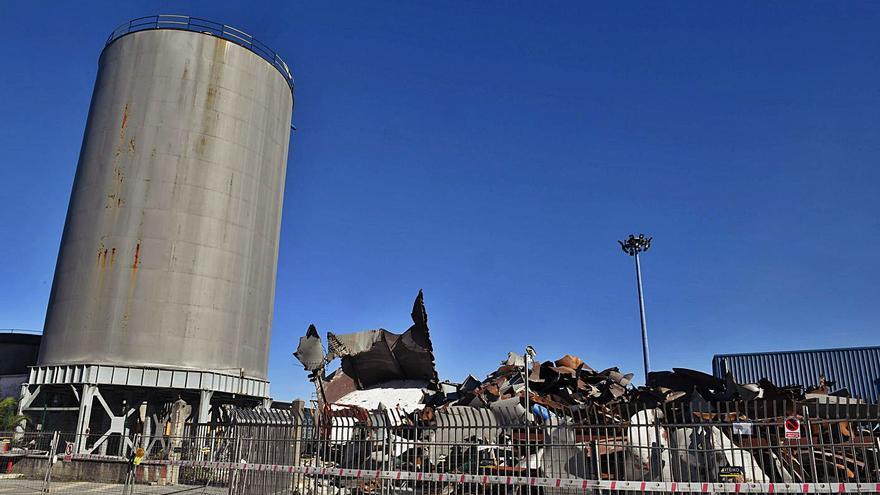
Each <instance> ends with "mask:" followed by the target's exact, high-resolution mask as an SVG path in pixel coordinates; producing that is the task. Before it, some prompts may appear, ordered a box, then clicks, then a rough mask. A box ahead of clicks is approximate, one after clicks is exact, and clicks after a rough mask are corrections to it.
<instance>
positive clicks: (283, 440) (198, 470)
mask: <svg viewBox="0 0 880 495" xmlns="http://www.w3.org/2000/svg"><path fill="white" fill-rule="evenodd" d="M501 402H504V404H500V405H496V406H493V407H492V408H485V409H478V408H471V407H447V408H438V409H436V410H433V409H430V408H426V409H424V410H421V411H413V412H409V413H407V412H404V411H401V410H397V409H390V410H381V411H366V410H363V409H359V408H354V407H339V406H333V407H327V408H325V409H323V410H320V411H312V410H306V411H304V412H303V413H302V414H293V413H290V412H289V411H285V412H269V411H260V410H256V411H248V412H241V413H239V414H237V415H235V416H234V417H233V419H232V420H230V421H228V422H226V423H214V424H201V425H189V426H188V427H187V428H186V431H184V432H182V433H181V434H180V435H178V436H170V435H165V434H164V432H165V431H166V430H164V429H163V428H164V427H163V426H162V425H152V426H153V428H154V430H155V431H158V432H159V434H156V435H152V436H151V435H150V434H149V432H148V431H147V430H148V429H146V430H145V429H139V428H138V427H135V428H134V429H133V431H141V433H134V434H131V435H130V436H126V437H123V436H121V435H116V436H110V437H104V436H98V435H89V436H80V437H77V436H74V435H65V434H49V433H39V432H38V433H24V434H15V433H10V434H7V435H4V434H0V438H4V437H8V438H11V439H12V440H11V442H12V445H13V446H15V448H14V449H11V450H10V451H11V452H19V453H21V452H22V451H24V452H25V454H24V455H26V456H29V457H33V458H34V459H38V460H40V459H42V460H47V462H46V463H44V464H40V465H38V466H37V468H35V470H32V471H34V472H32V473H31V475H30V477H31V478H32V479H33V480H34V483H36V482H37V481H39V480H40V479H49V480H51V484H52V485H53V486H64V485H63V484H64V483H67V482H69V481H71V477H70V473H71V472H74V471H75V472H78V473H85V472H88V471H89V466H94V465H101V466H103V468H102V472H103V473H104V478H103V479H101V480H96V481H95V482H96V483H98V482H101V483H111V482H116V483H119V485H117V486H122V487H124V488H126V489H128V490H129V491H128V492H113V493H132V494H133V493H145V494H146V493H155V494H164V493H177V492H171V491H168V490H171V489H172V487H176V488H174V489H175V490H184V489H186V490H190V489H192V490H194V493H223V494H227V495H250V494H254V495H256V494H268V493H271V494H291V495H293V494H297V495H367V494H393V495H398V494H399V495H403V494H413V495H417V494H418V495H429V494H430V495H434V494H436V495H458V494H462V495H463V494H479V495H483V494H487V495H489V494H491V495H514V494H516V495H525V494H540V495H575V494H582V493H586V492H590V493H603V492H607V493H611V492H615V493H616V492H628V491H629V492H664V493H672V492H698V493H860V492H861V493H877V492H880V415H878V410H877V406H866V405H840V404H836V405H829V404H817V403H810V402H803V403H792V402H783V401H778V402H771V401H766V402H765V401H755V402H749V403H718V404H708V403H689V404H675V405H671V404H666V405H664V406H662V407H646V406H636V405H633V404H627V405H622V406H614V407H606V406H588V407H583V408H580V409H553V408H550V407H547V406H541V405H540V404H539V406H540V407H533V408H532V414H530V415H529V416H528V417H527V416H526V410H525V408H524V407H523V406H522V404H521V403H520V402H519V401H516V400H514V401H509V402H508V401H501ZM156 426H160V427H159V428H156ZM16 435H19V436H18V437H16ZM68 442H69V443H70V445H76V446H78V447H81V450H79V451H77V452H76V453H74V454H72V455H68V456H66V459H64V460H61V461H59V462H58V463H55V464H54V466H55V467H51V466H52V465H53V464H52V463H51V460H50V459H51V458H52V457H53V456H58V457H59V458H62V457H65V456H64V454H65V449H67V448H68V447H67V445H68ZM23 445H30V447H28V448H27V449H24V450H23V449H22V447H21V446H23ZM138 448H140V449H143V450H142V452H141V453H142V454H143V457H142V458H141V459H139V460H138V461H137V465H136V466H135V465H134V461H133V458H134V457H133V456H135V454H136V453H137V452H138V450H137V449H138ZM2 455H3V454H2V453H0V457H2ZM76 465H78V466H80V467H78V468H76V469H74V468H73V466H76ZM59 466H60V467H59ZM82 466H86V467H82ZM114 466H115V468H114ZM39 468H45V469H46V471H47V472H46V473H41V472H39ZM114 469H115V471H114ZM47 473H51V475H50V474H47ZM107 473H112V475H108V474H107ZM39 475H42V477H41V476H39ZM108 476H109V477H111V478H112V477H113V476H116V478H115V480H116V481H113V480H109V479H108ZM76 481H78V482H81V481H82V479H77V480H76ZM3 483H4V482H3V481H2V480H0V494H2V493H4V492H3V491H2V487H3ZM98 488H100V487H98ZM199 490H200V491H199ZM101 493H103V492H101ZM108 493H109V492H108Z"/></svg>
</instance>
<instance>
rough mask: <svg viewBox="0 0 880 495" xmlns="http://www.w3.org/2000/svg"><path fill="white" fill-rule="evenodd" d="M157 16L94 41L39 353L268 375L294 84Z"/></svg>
mask: <svg viewBox="0 0 880 495" xmlns="http://www.w3.org/2000/svg"><path fill="white" fill-rule="evenodd" d="M156 26H157V27H159V29H155V28H151V29H148V30H142V31H139V32H126V33H123V34H124V35H121V36H118V37H115V38H114V37H111V40H110V42H109V43H108V45H107V46H106V47H105V49H104V51H103V53H102V54H101V57H100V60H99V68H98V77H97V82H96V83H95V90H94V94H93V96H92V102H91V107H90V109H89V117H88V123H87V125H86V130H85V136H84V138H83V145H82V150H81V151H80V157H79V164H78V166H77V172H76V178H75V181H74V186H73V192H72V195H71V199H70V206H69V208H68V213H67V220H66V224H65V227H64V234H63V237H62V241H61V249H60V252H59V255H58V263H57V266H56V269H55V279H54V283H53V286H52V293H51V297H50V300H49V306H48V310H47V315H46V324H45V329H44V336H43V342H42V345H41V348H40V355H39V363H40V364H41V365H57V364H77V363H78V364H85V363H88V364H124V365H134V366H151V367H160V368H191V369H198V370H215V371H225V372H231V373H239V372H241V373H243V375H244V376H247V377H251V378H257V379H265V378H266V373H267V361H268V351H269V338H270V328H271V323H272V307H273V301H274V292H275V270H276V266H277V259H278V239H279V229H280V224H281V203H282V196H283V193H284V178H285V172H286V166H287V152H288V144H289V139H290V129H291V127H290V122H291V113H292V111H293V95H292V83H291V81H290V80H289V79H288V77H285V75H284V71H283V70H280V69H279V65H278V61H280V59H279V58H277V56H275V59H274V61H273V62H272V63H270V62H269V60H272V58H271V56H267V55H266V53H258V52H256V51H255V49H256V48H255V46H257V45H253V46H249V47H248V48H246V46H248V45H247V44H246V43H236V42H233V41H229V40H227V39H224V38H223V37H222V36H219V35H214V36H212V35H210V34H205V33H204V32H197V31H198V29H194V30H193V31H189V30H183V29H180V28H174V29H162V28H161V25H160V24H159V23H157V25H156ZM233 39H236V38H235V37H233ZM273 55H274V54H273ZM281 65H282V66H283V62H281ZM283 68H284V69H285V70H286V66H283ZM288 76H289V73H288Z"/></svg>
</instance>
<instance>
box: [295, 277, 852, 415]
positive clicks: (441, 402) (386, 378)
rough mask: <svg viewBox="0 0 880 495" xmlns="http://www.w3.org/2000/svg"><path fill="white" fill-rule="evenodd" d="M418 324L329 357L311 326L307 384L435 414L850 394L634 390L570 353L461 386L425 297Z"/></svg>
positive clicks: (682, 382) (685, 385) (686, 384)
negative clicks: (418, 404) (446, 361)
mask: <svg viewBox="0 0 880 495" xmlns="http://www.w3.org/2000/svg"><path fill="white" fill-rule="evenodd" d="M412 320H413V325H412V326H411V327H410V328H409V329H407V330H406V331H405V332H403V333H401V334H396V333H393V332H389V331H387V330H384V329H378V330H366V331H361V332H355V333H349V334H338V335H337V334H334V333H332V332H328V346H329V352H328V353H327V354H326V355H325V353H324V348H323V344H322V342H321V338H320V336H319V335H318V332H317V330H316V328H315V326H314V325H312V326H310V327H309V329H308V332H307V333H306V336H304V337H302V338H301V339H300V343H299V347H298V348H297V351H296V353H294V356H296V357H297V359H299V360H300V362H301V363H302V364H303V366H304V367H305V368H306V369H307V370H308V371H310V372H311V374H310V375H309V378H310V379H311V380H312V381H314V382H315V383H316V385H317V388H318V390H319V392H320V396H321V399H322V401H323V402H324V403H325V404H326V403H337V402H339V403H343V404H344V403H345V402H344V398H345V397H346V396H347V395H348V394H351V393H353V392H355V391H357V390H369V389H382V390H386V389H388V390H394V389H397V388H400V389H403V388H405V389H406V390H407V393H406V395H407V396H408V397H410V398H409V399H407V400H405V401H404V400H402V399H401V400H397V399H395V397H394V394H393V393H391V392H387V395H388V397H387V403H386V405H389V406H390V407H394V406H395V405H396V404H397V403H399V402H407V403H411V402H412V399H411V395H412V393H411V392H412V391H413V389H417V390H418V389H421V390H422V392H423V395H424V397H423V402H422V403H423V404H424V405H426V406H429V407H430V408H433V409H436V408H439V407H446V406H469V407H477V408H486V407H490V408H491V407H493V404H498V403H502V402H505V401H507V402H508V403H513V402H517V403H520V404H522V405H526V406H527V407H530V406H531V407H534V405H539V406H542V407H544V408H545V409H544V410H545V411H549V410H555V411H562V410H571V409H580V408H584V407H585V406H591V405H595V406H601V407H602V408H604V409H605V410H608V409H609V408H611V407H612V406H615V405H620V404H635V405H640V406H644V407H657V406H660V405H663V404H669V403H684V402H688V403H690V404H692V405H695V406H700V405H706V406H707V407H708V404H709V403H710V402H729V401H754V400H757V399H765V400H770V401H776V400H791V401H796V400H802V399H804V398H805V397H806V396H807V395H810V394H813V395H816V394H819V395H829V396H838V397H848V396H849V393H848V392H847V391H846V390H838V391H832V388H831V387H832V386H833V383H831V382H829V381H827V380H825V379H824V377H822V378H820V384H819V386H817V387H813V388H808V389H807V390H806V391H804V389H803V387H801V386H799V385H794V386H777V385H775V384H773V383H771V382H770V381H768V380H766V379H765V380H761V381H760V382H758V383H751V384H740V383H737V381H736V378H735V377H734V376H733V375H732V374H730V373H728V374H727V376H726V377H725V378H724V379H719V378H716V377H714V376H712V375H709V374H706V373H703V372H700V371H695V370H690V369H685V368H673V369H672V371H656V372H652V373H649V374H648V377H647V384H646V385H645V386H640V387H634V386H633V385H632V384H631V381H632V378H633V374H632V373H624V372H621V371H620V370H619V369H618V368H616V367H614V368H608V369H605V370H602V371H596V370H595V369H593V368H591V367H590V366H589V365H587V364H586V363H584V361H583V359H581V358H580V357H578V356H574V355H570V354H566V355H565V356H562V357H560V358H559V359H557V360H555V361H544V362H541V363H537V362H531V360H530V363H529V364H530V366H529V369H528V382H526V373H525V371H526V370H525V368H526V365H525V360H524V357H523V356H522V355H518V354H516V353H513V352H511V353H509V354H508V356H507V359H505V360H504V361H502V362H501V364H500V366H499V367H498V369H497V370H495V371H493V372H492V373H490V374H489V375H488V376H487V377H486V378H485V379H483V380H479V379H478V378H476V377H474V376H473V375H469V376H468V377H467V378H466V379H465V380H464V381H462V382H461V383H453V382H449V381H445V382H439V379H438V376H437V372H436V368H435V363H434V354H433V345H432V343H431V339H430V332H429V330H428V313H427V311H426V310H425V306H424V299H423V294H422V291H419V294H418V296H417V297H416V300H415V302H414V304H413V310H412ZM336 358H339V359H341V366H340V367H339V368H338V369H337V370H336V371H334V372H333V373H330V374H327V373H326V372H325V368H326V365H327V364H329V363H330V362H331V361H333V360H334V359H336ZM526 390H528V398H529V400H528V404H526V401H525V397H526ZM382 393H383V394H386V392H382ZM401 393H403V392H402V391H401ZM352 405H353V404H352ZM707 410H708V409H707Z"/></svg>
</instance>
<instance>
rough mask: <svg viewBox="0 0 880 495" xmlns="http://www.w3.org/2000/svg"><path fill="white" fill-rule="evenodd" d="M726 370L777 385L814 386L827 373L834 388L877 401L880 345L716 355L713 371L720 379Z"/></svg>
mask: <svg viewBox="0 0 880 495" xmlns="http://www.w3.org/2000/svg"><path fill="white" fill-rule="evenodd" d="M727 371H731V372H733V376H734V377H736V379H737V381H739V382H740V383H754V382H757V381H758V380H760V379H761V378H767V379H768V380H770V381H771V382H773V383H775V384H777V385H815V384H817V383H818V382H819V375H820V374H824V375H825V377H826V378H827V379H829V380H831V381H833V382H834V383H835V388H847V389H849V391H850V393H851V394H852V395H853V396H854V397H859V398H862V399H866V400H869V401H870V402H877V395H878V390H880V347H853V348H849V349H824V350H823V349H819V350H812V351H787V352H764V353H754V354H718V355H715V357H714V358H712V373H713V374H714V375H715V376H717V377H719V378H720V377H723V376H724V374H725V373H726V372H727Z"/></svg>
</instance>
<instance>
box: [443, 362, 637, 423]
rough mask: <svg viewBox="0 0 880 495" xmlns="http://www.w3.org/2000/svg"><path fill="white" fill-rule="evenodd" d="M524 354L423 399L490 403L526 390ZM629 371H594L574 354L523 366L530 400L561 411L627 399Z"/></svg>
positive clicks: (460, 403) (476, 404)
mask: <svg viewBox="0 0 880 495" xmlns="http://www.w3.org/2000/svg"><path fill="white" fill-rule="evenodd" d="M524 368H525V364H524V357H523V356H519V355H517V354H515V353H513V352H511V353H509V354H508V356H507V359H506V360H504V361H502V362H501V366H500V367H499V368H498V369H497V370H495V371H494V372H492V373H490V374H489V376H487V377H486V379H485V380H483V381H479V380H477V379H476V378H475V377H474V376H473V375H471V376H468V377H467V378H466V379H465V380H464V382H462V383H461V384H454V383H450V382H443V383H442V384H441V387H440V391H438V392H437V393H435V394H433V395H432V396H430V397H429V398H428V399H427V401H426V402H427V404H428V405H429V406H430V407H434V408H437V407H445V406H449V405H454V406H470V407H490V406H491V405H492V404H493V403H496V402H499V401H507V400H509V399H516V398H519V399H522V398H524V397H525V394H526V388H527V387H526V379H525V374H524V373H523V370H524ZM632 377H633V375H632V373H627V374H623V373H621V372H620V370H619V369H617V368H608V369H606V370H604V371H596V370H594V369H593V368H591V367H589V366H588V365H586V364H585V363H584V362H583V360H582V359H581V358H579V357H577V356H572V355H568V354H567V355H565V356H563V357H561V358H559V359H557V360H556V361H546V362H543V363H533V364H532V365H531V367H530V370H529V376H528V391H529V399H530V403H531V404H538V405H540V406H543V407H544V408H546V409H551V410H557V411H562V410H567V409H571V408H572V407H574V408H578V407H580V406H584V405H588V404H601V405H604V406H611V405H614V404H618V403H622V402H627V401H628V400H629V399H630V397H631V395H632V387H631V386H630V381H631V380H632Z"/></svg>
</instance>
